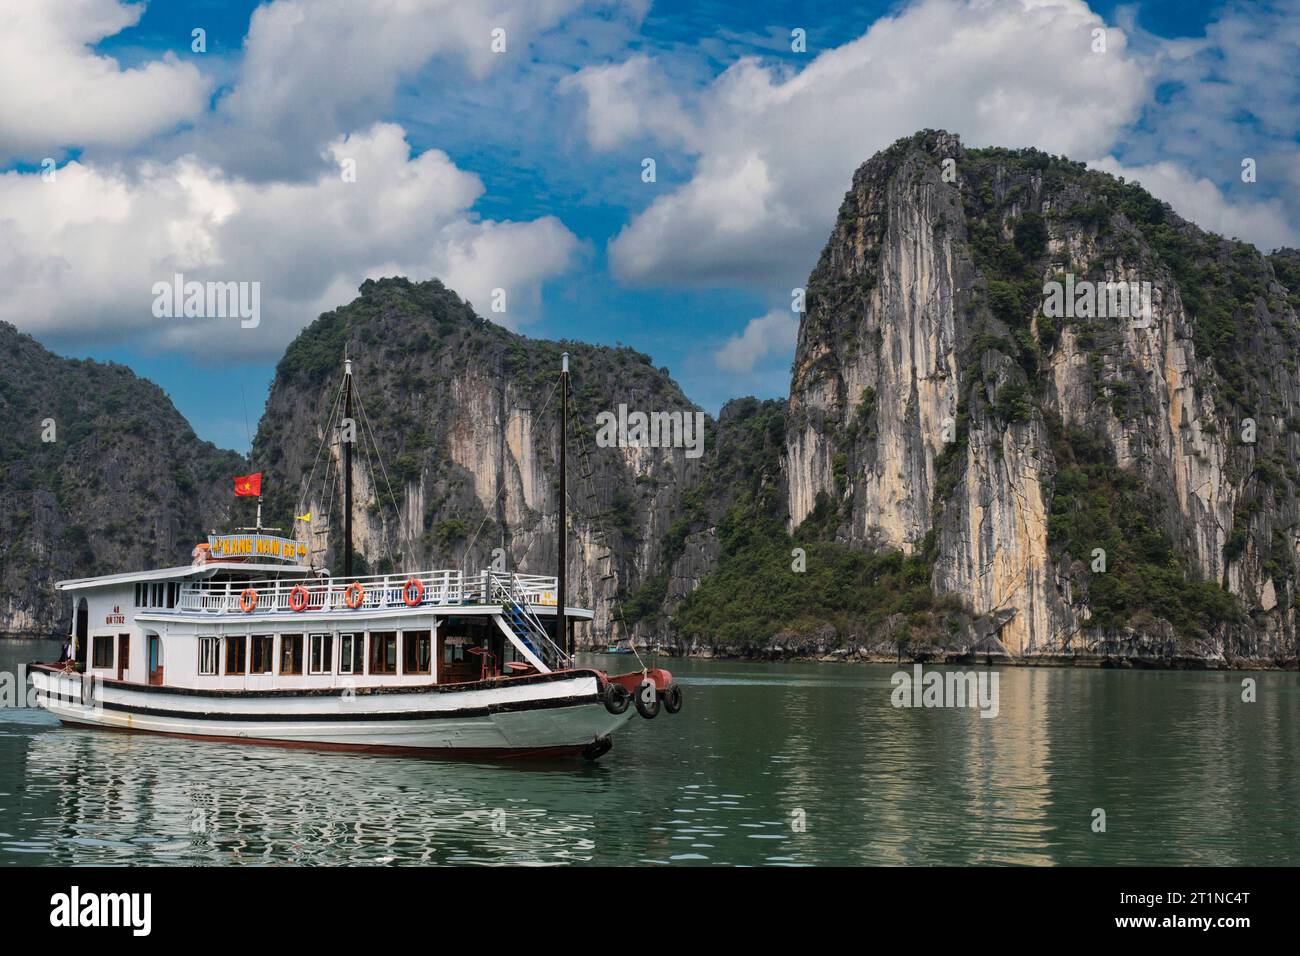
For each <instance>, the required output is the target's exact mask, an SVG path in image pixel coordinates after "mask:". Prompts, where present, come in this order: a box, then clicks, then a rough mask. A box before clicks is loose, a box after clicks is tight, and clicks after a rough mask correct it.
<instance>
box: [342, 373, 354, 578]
mask: <svg viewBox="0 0 1300 956" xmlns="http://www.w3.org/2000/svg"><path fill="white" fill-rule="evenodd" d="M355 435H356V425H355V424H353V422H352V360H351V359H344V360H343V434H342V435H341V438H342V441H343V576H344V577H345V578H350V577H352V438H353V436H355Z"/></svg>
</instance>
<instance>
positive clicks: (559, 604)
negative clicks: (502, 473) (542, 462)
mask: <svg viewBox="0 0 1300 956" xmlns="http://www.w3.org/2000/svg"><path fill="white" fill-rule="evenodd" d="M568 444H569V353H568V352H565V353H563V354H562V355H561V356H560V574H559V581H558V582H557V587H556V604H555V637H556V643H557V644H559V645H560V647H562V648H564V653H565V654H566V655H567V656H568V657H570V658H572V656H573V649H572V648H571V647H570V646H569V628H568V621H566V620H565V616H564V602H565V597H566V596H565V593H564V592H565V584H566V582H565V578H566V576H567V575H566V574H565V568H566V567H567V564H568V548H567V546H566V545H567V541H566V540H565V539H566V538H568V520H567V512H568V503H569V498H568V489H567V487H566V485H567V482H566V477H567V474H566V473H567V469H566V467H565V450H566V448H567V447H568Z"/></svg>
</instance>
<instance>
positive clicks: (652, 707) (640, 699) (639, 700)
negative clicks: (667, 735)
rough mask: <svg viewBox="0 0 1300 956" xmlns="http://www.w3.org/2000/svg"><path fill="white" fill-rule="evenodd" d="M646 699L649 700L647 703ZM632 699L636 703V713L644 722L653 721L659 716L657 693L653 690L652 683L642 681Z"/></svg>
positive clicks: (650, 681)
mask: <svg viewBox="0 0 1300 956" xmlns="http://www.w3.org/2000/svg"><path fill="white" fill-rule="evenodd" d="M647 688H648V692H647ZM647 697H649V698H650V701H649V702H647V701H646V698H647ZM632 699H633V700H634V701H636V712H637V713H638V714H640V715H641V716H642V717H644V718H645V719H646V720H654V719H655V718H656V717H658V716H659V692H658V691H657V690H656V689H655V684H654V681H652V680H646V681H642V682H641V686H640V687H638V688H637V689H636V693H635V694H633V695H632Z"/></svg>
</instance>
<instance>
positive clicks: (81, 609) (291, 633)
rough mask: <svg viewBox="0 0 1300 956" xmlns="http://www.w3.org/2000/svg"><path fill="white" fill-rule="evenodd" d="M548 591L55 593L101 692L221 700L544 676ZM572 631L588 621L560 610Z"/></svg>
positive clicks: (94, 583) (284, 576)
mask: <svg viewBox="0 0 1300 956" xmlns="http://www.w3.org/2000/svg"><path fill="white" fill-rule="evenodd" d="M555 586H556V585H555V579H554V578H548V577H543V576H538V575H503V574H498V573H495V572H490V571H486V572H481V573H479V574H476V575H463V574H462V573H461V572H460V571H458V570H443V571H430V572H419V573H417V574H414V575H409V576H408V575H401V574H397V575H376V576H369V577H356V578H347V579H341V580H340V579H331V578H330V577H328V576H326V575H324V574H323V573H322V572H319V571H315V570H313V569H311V568H308V567H304V566H300V565H291V564H275V563H253V562H246V561H221V560H216V561H208V562H203V563H196V564H195V565H192V566H187V567H175V568H166V569H161V570H156V571H142V572H134V573H126V574H113V575H106V576H102V577H95V578H81V579H77V580H70V581H62V582H59V584H58V585H57V587H58V589H59V590H60V591H66V592H68V593H69V594H71V595H72V598H73V601H74V611H75V612H74V614H73V626H72V634H71V636H70V637H71V645H72V656H73V658H74V659H75V660H76V661H77V663H78V664H79V665H80V669H82V670H83V671H84V672H86V673H89V674H94V675H96V676H98V677H100V678H104V679H109V680H117V681H124V682H128V683H136V684H149V685H155V686H162V685H165V686H168V687H175V688H192V689H201V690H214V691H223V692H238V691H242V690H248V691H259V690H260V691H264V690H292V689H299V690H315V689H339V690H346V689H347V688H351V687H363V686H364V687H384V686H398V687H400V686H412V685H429V684H447V683H463V682H469V681H478V680H485V679H489V678H492V677H498V676H510V675H514V674H518V675H523V674H529V673H539V672H546V671H549V670H552V669H554V667H553V665H555V664H556V662H557V660H558V657H557V654H556V652H557V651H558V648H560V647H562V646H564V645H563V642H562V641H560V640H559V639H558V638H557V635H556V633H555V618H556V614H555V611H556V608H555ZM566 617H567V618H568V621H569V622H570V627H572V624H573V622H575V621H581V620H591V617H592V613H591V612H590V611H589V610H585V609H582V608H569V609H567V610H566Z"/></svg>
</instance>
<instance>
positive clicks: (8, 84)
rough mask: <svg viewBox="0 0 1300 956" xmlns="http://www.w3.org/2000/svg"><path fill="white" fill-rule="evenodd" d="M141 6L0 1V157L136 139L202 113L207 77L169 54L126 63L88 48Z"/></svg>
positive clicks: (92, 0) (112, 0) (75, 0)
mask: <svg viewBox="0 0 1300 956" xmlns="http://www.w3.org/2000/svg"><path fill="white" fill-rule="evenodd" d="M143 12H144V7H143V6H142V5H127V4H124V3H121V2H119V0H41V2H18V0H16V2H11V3H4V4H3V5H0V163H2V162H6V161H9V160H13V159H21V160H27V161H39V160H41V159H43V158H45V157H57V156H58V155H60V153H61V151H62V150H63V149H64V148H66V147H70V146H82V147H84V146H100V145H103V146H115V147H120V146H128V145H134V144H136V143H138V142H140V141H142V140H144V139H146V138H148V137H150V136H152V135H154V134H157V133H160V132H163V131H166V130H170V129H173V128H174V127H175V126H176V125H177V124H178V123H181V122H184V121H186V120H188V119H191V118H193V117H194V116H196V115H198V114H199V113H201V112H202V111H203V109H204V107H205V105H206V98H207V94H208V88H209V84H208V81H207V80H206V79H204V77H203V76H202V75H201V74H200V73H199V71H198V70H197V69H196V68H195V67H194V66H193V65H191V64H188V63H182V62H180V61H179V60H178V59H177V58H176V56H175V55H174V54H171V53H167V54H165V55H163V56H162V57H161V58H160V59H155V60H150V61H148V62H146V63H144V64H143V65H141V66H139V67H136V68H133V69H128V70H124V69H122V68H121V67H120V66H119V64H118V62H117V61H116V60H114V59H113V58H112V57H108V56H102V55H99V54H96V53H94V52H92V50H91V47H92V46H93V45H94V44H96V43H98V42H99V41H101V40H103V39H104V38H105V37H110V36H114V35H116V34H117V33H120V32H121V31H122V30H124V29H126V28H127V27H130V26H133V25H134V24H135V23H136V22H137V21H138V20H139V19H140V16H141V14H143Z"/></svg>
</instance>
